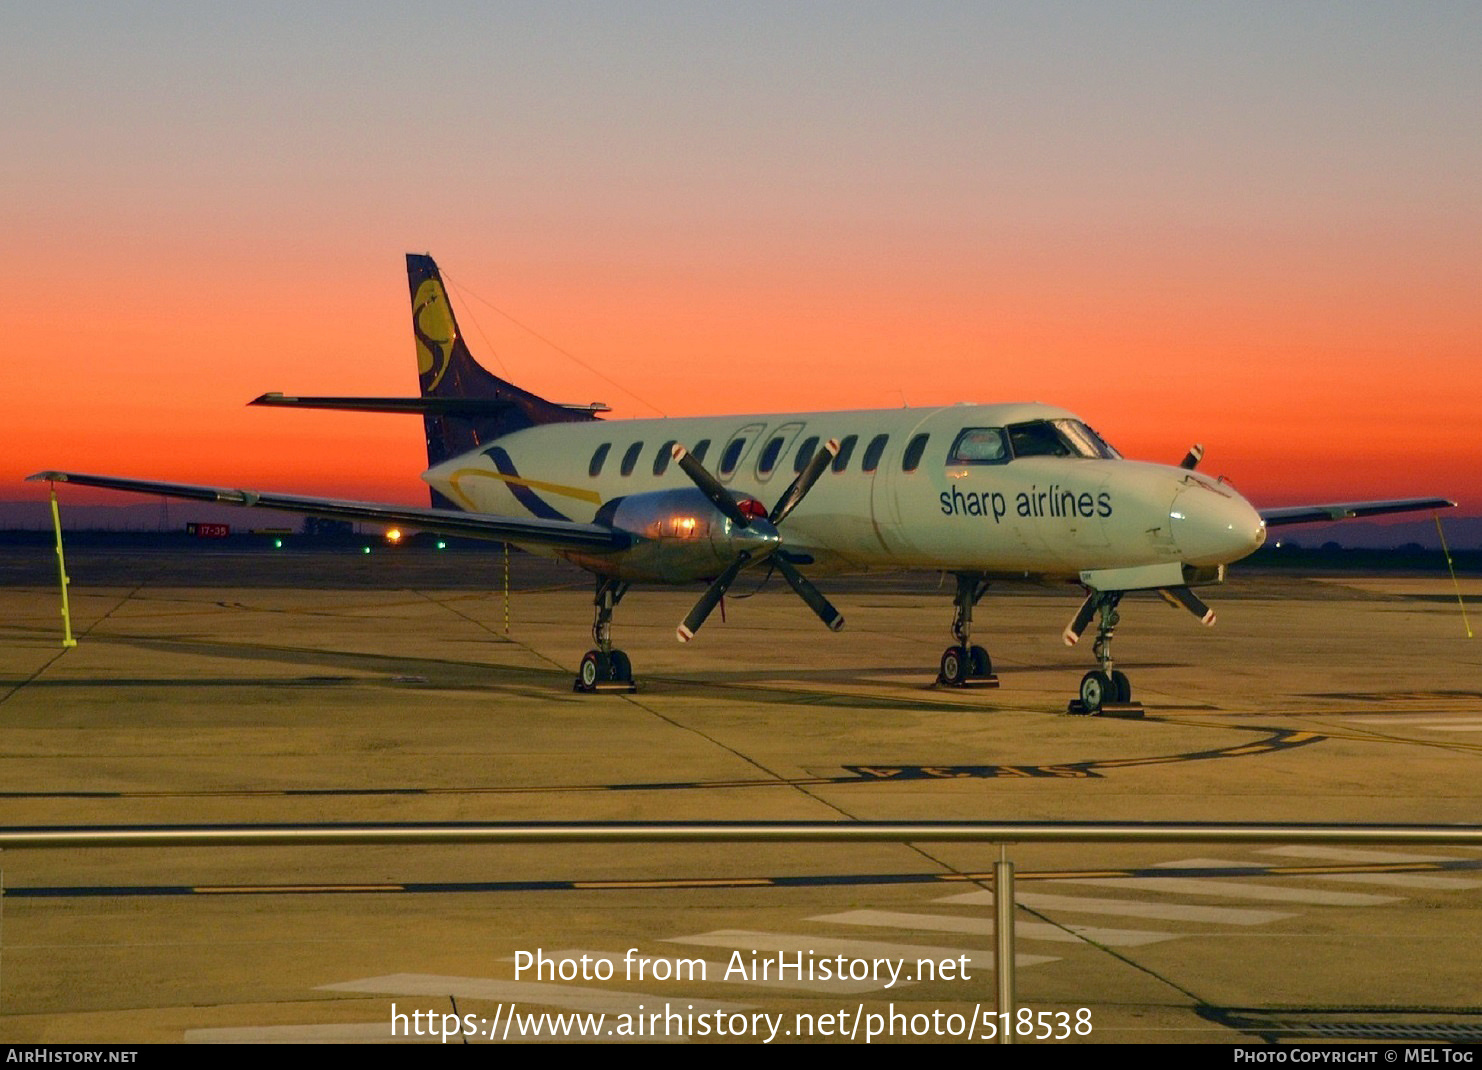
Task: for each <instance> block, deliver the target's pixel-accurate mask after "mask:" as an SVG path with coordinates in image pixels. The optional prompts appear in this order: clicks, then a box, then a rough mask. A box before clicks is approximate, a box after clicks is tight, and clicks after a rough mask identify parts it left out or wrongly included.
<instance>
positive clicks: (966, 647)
mask: <svg viewBox="0 0 1482 1070" xmlns="http://www.w3.org/2000/svg"><path fill="white" fill-rule="evenodd" d="M955 575H956V577H957V594H956V595H955V596H954V599H953V600H954V602H955V604H956V607H957V608H956V610H955V612H954V613H953V615H952V638H954V639H956V640H957V642H956V643H955V644H953V645H952V646H949V647H948V648H947V649H946V650H944V651H942V665H941V668H940V670H938V672H937V683H939V684H943V685H945V686H947V687H997V686H998V677H997V676H995V675H994V673H993V660H992V659H991V658H989V657H988V651H987V650H985V649H983V648H982V647H980V646H973V645H972V630H973V606H975V605H977V604H978V602H979V601H980V600H981V599H982V597H983V595H984V594H986V593H987V592H988V581H987V580H986V579H985V578H984V577H983V575H982V573H977V572H958V573H956V574H955Z"/></svg>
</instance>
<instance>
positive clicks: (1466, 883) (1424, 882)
mask: <svg viewBox="0 0 1482 1070" xmlns="http://www.w3.org/2000/svg"><path fill="white" fill-rule="evenodd" d="M1310 879H1311V880H1315V881H1342V882H1344V883H1345V884H1372V885H1375V886H1378V887H1384V886H1388V887H1391V888H1438V889H1441V890H1443V891H1452V892H1462V891H1466V890H1467V889H1468V888H1482V881H1472V880H1467V879H1466V878H1465V877H1440V876H1431V875H1430V874H1428V873H1313V874H1311V876H1310Z"/></svg>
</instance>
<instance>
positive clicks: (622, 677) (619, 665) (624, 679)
mask: <svg viewBox="0 0 1482 1070" xmlns="http://www.w3.org/2000/svg"><path fill="white" fill-rule="evenodd" d="M610 658H611V662H612V665H611V669H610V671H611V675H612V679H614V680H616V681H617V682H618V683H620V684H631V683H632V682H633V663H632V662H631V661H629V660H628V655H627V654H624V653H623V652H622V651H621V650H614V651H613V652H612V654H611V655H610Z"/></svg>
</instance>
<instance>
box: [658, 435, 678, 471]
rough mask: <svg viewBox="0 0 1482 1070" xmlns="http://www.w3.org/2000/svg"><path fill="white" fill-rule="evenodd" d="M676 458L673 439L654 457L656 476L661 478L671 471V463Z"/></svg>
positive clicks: (660, 448)
mask: <svg viewBox="0 0 1482 1070" xmlns="http://www.w3.org/2000/svg"><path fill="white" fill-rule="evenodd" d="M673 458H674V440H673V439H672V438H671V439H670V440H669V441H668V442H665V443H664V444H663V445H662V446H660V447H659V452H658V455H657V456H656V457H654V475H656V476H661V475H663V474H664V473H665V472H667V471H669V462H670V461H671V460H672V459H673Z"/></svg>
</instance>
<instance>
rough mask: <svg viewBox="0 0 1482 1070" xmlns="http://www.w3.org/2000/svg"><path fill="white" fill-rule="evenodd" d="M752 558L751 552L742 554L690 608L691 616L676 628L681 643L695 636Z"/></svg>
mask: <svg viewBox="0 0 1482 1070" xmlns="http://www.w3.org/2000/svg"><path fill="white" fill-rule="evenodd" d="M750 560H751V555H750V554H741V555H740V556H739V557H737V558H736V560H734V561H732V562H731V564H730V566H729V567H728V568H727V569H726V570H725V571H724V572H722V573H721V574H720V575H719V576H717V577H715V581H714V582H713V583H711V584H710V586H709V587H707V588H706V589H705V593H704V594H702V595H701V596H700V600H699V601H698V602H696V603H695V608H694V609H692V610H690V613H689V616H687V617H685V618H684V623H683V624H681V625H680V626H679V627H678V628H677V629H675V633H676V634H677V635H678V636H679V641H680V642H681V643H688V642H689V641H690V640H691V639H693V638H694V637H695V633H696V632H697V631H699V630H700V625H702V624H704V623H705V618H706V617H708V616H710V611H711V610H713V609H714V608H715V606H716V603H718V602H719V601H720V600H721V599H722V598H724V597H725V594H726V589H727V588H728V587H730V586H731V584H732V583H734V582H735V581H736V576H737V574H738V573H740V571H741V570H742V569H743V568H745V567H746V564H747V562H749V561H750Z"/></svg>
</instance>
